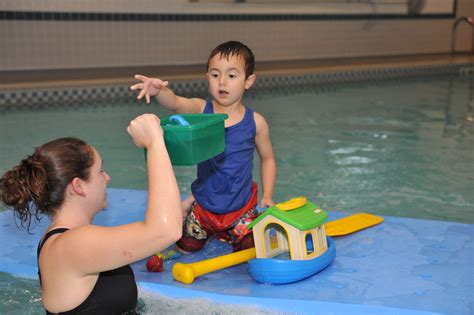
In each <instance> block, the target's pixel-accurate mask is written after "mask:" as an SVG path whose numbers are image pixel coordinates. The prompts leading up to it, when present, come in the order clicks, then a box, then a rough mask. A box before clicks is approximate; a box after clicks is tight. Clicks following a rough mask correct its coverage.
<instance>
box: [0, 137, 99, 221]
mask: <svg viewBox="0 0 474 315" xmlns="http://www.w3.org/2000/svg"><path fill="white" fill-rule="evenodd" d="M93 163H94V153H93V149H92V147H91V146H90V145H89V144H87V143H86V142H84V141H82V140H80V139H77V138H61V139H57V140H53V141H50V142H48V143H45V144H43V145H42V146H40V147H38V148H36V149H35V151H34V153H33V154H32V155H30V156H28V157H27V158H25V159H23V160H22V161H21V162H20V164H18V165H17V166H15V167H13V168H12V169H11V170H9V171H7V172H6V173H5V174H3V176H2V177H1V178H0V201H1V202H2V203H3V204H4V205H6V206H7V207H10V208H13V210H14V212H15V217H16V218H18V219H20V221H21V225H22V226H23V227H25V224H26V229H27V230H29V228H30V225H31V220H32V218H35V219H36V220H37V221H39V220H40V219H41V214H46V215H49V216H54V214H55V212H56V211H57V210H58V209H59V208H60V207H61V206H62V204H63V203H64V198H65V192H66V187H67V186H68V185H69V183H70V182H71V181H72V180H73V179H74V178H75V177H78V178H81V179H83V180H87V179H88V178H89V170H90V168H91V166H92V164H93Z"/></svg>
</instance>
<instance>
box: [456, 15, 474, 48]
mask: <svg viewBox="0 0 474 315" xmlns="http://www.w3.org/2000/svg"><path fill="white" fill-rule="evenodd" d="M461 22H466V23H468V24H469V25H471V29H472V36H474V21H473V20H472V18H471V17H467V16H461V17H459V18H457V19H456V21H454V24H453V28H452V29H451V54H454V53H455V52H456V29H457V28H458V25H459V23H461ZM472 36H471V53H474V41H473V40H472Z"/></svg>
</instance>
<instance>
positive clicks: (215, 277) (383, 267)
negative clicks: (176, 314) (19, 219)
mask: <svg viewBox="0 0 474 315" xmlns="http://www.w3.org/2000/svg"><path fill="white" fill-rule="evenodd" d="M108 200H109V205H108V208H107V209H106V210H104V211H102V212H101V213H99V214H98V215H97V217H96V219H95V223H97V224H100V225H117V224H124V223H128V222H133V221H137V220H141V219H142V218H143V216H144V211H145V208H146V202H147V193H146V192H145V191H138V190H126V189H114V188H110V189H109V190H108ZM346 215H348V213H341V212H332V211H329V221H331V220H334V219H338V218H341V217H344V216H346ZM0 222H1V223H0V237H1V239H2V240H3V245H2V247H1V248H0V271H2V272H8V273H10V274H12V275H14V276H18V277H25V278H33V279H36V278H37V269H36V245H37V243H38V240H39V238H40V237H41V235H42V233H43V231H44V229H45V228H46V226H47V224H48V221H47V220H44V221H42V222H41V225H40V226H38V227H37V228H35V229H34V230H33V234H30V235H29V234H28V233H26V232H25V231H23V230H20V229H18V228H17V227H16V225H15V223H14V221H13V217H12V212H11V211H4V212H0ZM473 238H474V225H472V224H462V223H453V222H443V221H429V220H416V219H407V218H398V217H385V221H384V222H383V223H381V224H379V225H377V226H375V227H372V228H369V229H366V230H363V231H359V232H357V233H354V234H351V235H348V236H343V237H334V238H333V239H334V242H335V246H336V259H335V261H334V263H333V264H332V265H330V266H329V267H328V268H327V269H325V270H323V271H321V272H320V273H318V274H316V275H314V276H312V277H310V278H308V279H306V280H303V281H300V282H296V283H293V284H286V285H265V284H259V283H256V282H255V281H254V280H253V279H252V278H251V277H250V275H249V274H248V272H247V264H246V263H243V264H240V265H237V266H234V267H230V268H226V269H222V270H219V271H216V272H213V273H209V274H207V275H203V276H201V277H199V278H197V279H196V280H195V281H194V283H192V284H190V285H185V284H182V283H179V282H176V281H174V280H173V278H172V275H171V272H170V271H171V268H172V265H173V264H174V263H175V262H177V261H179V262H193V261H199V260H203V259H207V258H210V257H215V256H219V255H222V254H226V253H228V252H230V247H229V246H228V245H226V244H223V243H220V242H218V241H215V240H214V241H211V242H210V243H209V244H208V245H207V247H206V249H205V250H203V251H201V252H198V253H195V254H191V255H187V256H183V257H180V258H179V259H175V260H171V261H167V262H166V263H165V266H164V268H165V272H163V273H150V272H147V271H146V268H145V261H146V260H142V261H139V262H137V263H134V264H133V265H132V267H133V269H134V272H135V276H136V279H137V281H138V282H139V284H140V286H141V287H142V289H144V290H146V291H150V292H156V293H158V294H160V295H162V296H166V297H171V298H174V299H194V298H199V299H206V300H210V301H212V302H214V303H223V304H239V305H248V306H253V307H255V306H257V307H260V308H262V309H265V310H269V311H275V312H277V313H280V314H281V313H298V314H306V313H314V312H316V311H317V312H320V313H331V314H456V315H463V314H472V313H473V312H474V295H473V292H474V269H473V268H472V266H473V265H474V240H473Z"/></svg>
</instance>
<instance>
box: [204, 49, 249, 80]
mask: <svg viewBox="0 0 474 315" xmlns="http://www.w3.org/2000/svg"><path fill="white" fill-rule="evenodd" d="M219 54H220V55H221V57H223V58H226V59H229V57H230V56H241V57H242V58H243V59H244V62H245V78H246V79H247V78H248V77H249V76H250V75H252V74H253V72H254V70H255V57H254V55H253V52H252V50H251V49H250V48H248V47H247V46H245V45H244V44H242V43H241V42H237V41H229V42H225V43H222V44H220V45H219V46H217V47H216V48H214V49H213V50H212V51H211V54H210V55H209V58H208V59H207V68H206V69H209V61H210V60H211V59H212V58H213V57H214V56H216V55H219Z"/></svg>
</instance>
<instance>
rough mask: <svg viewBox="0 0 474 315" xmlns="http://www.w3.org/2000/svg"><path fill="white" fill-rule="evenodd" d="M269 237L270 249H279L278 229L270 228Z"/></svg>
mask: <svg viewBox="0 0 474 315" xmlns="http://www.w3.org/2000/svg"><path fill="white" fill-rule="evenodd" d="M268 238H269V240H270V249H271V250H273V249H277V248H278V235H277V231H276V229H274V228H270V229H269V230H268Z"/></svg>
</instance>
